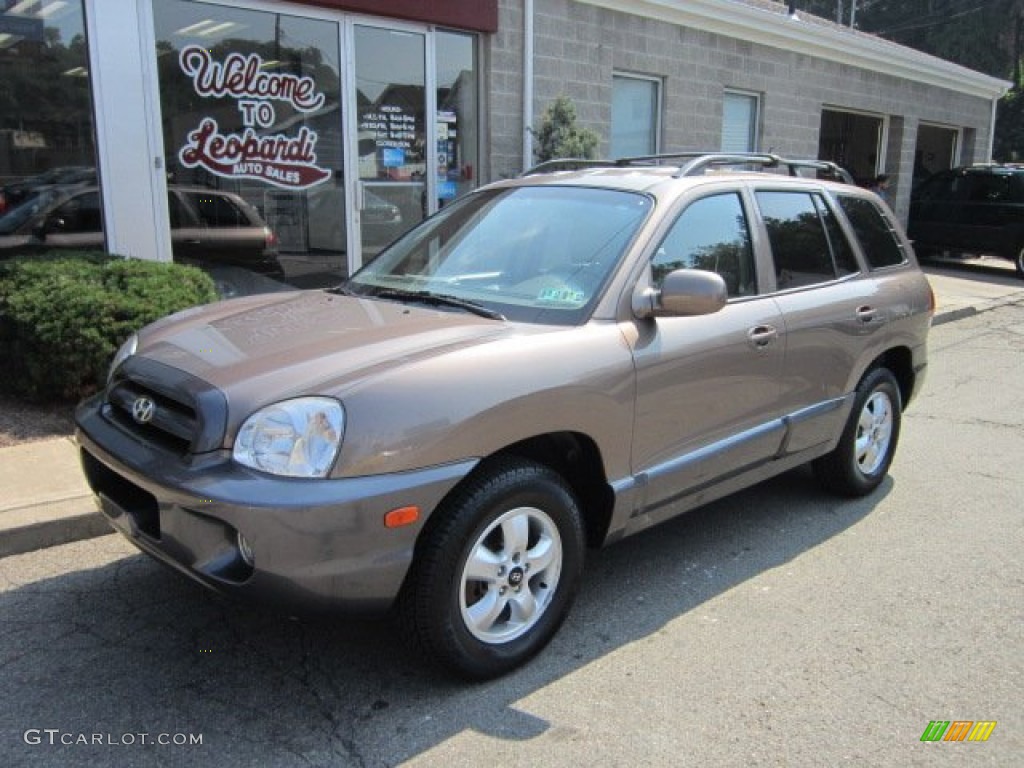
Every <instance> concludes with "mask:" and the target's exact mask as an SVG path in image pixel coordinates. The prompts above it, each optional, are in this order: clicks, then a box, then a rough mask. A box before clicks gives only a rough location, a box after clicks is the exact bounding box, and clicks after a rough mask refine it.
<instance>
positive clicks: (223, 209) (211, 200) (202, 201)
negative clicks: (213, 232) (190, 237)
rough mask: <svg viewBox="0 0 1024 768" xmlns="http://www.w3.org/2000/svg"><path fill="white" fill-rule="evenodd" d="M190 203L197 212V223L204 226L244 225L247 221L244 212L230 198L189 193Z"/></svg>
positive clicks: (227, 226)
mask: <svg viewBox="0 0 1024 768" xmlns="http://www.w3.org/2000/svg"><path fill="white" fill-rule="evenodd" d="M190 197H191V198H192V204H193V205H194V206H195V209H196V212H197V213H198V214H199V223H200V224H201V225H202V226H204V227H211V228H215V229H223V228H230V227H245V226H248V224H249V222H248V220H247V219H246V217H245V214H244V213H242V211H241V210H239V208H238V206H237V205H235V204H234V203H233V202H232V201H231V200H229V199H228V198H226V197H224V196H222V195H214V194H209V195H207V194H203V193H201V192H199V193H196V194H194V195H190Z"/></svg>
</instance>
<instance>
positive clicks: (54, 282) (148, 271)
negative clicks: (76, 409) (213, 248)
mask: <svg viewBox="0 0 1024 768" xmlns="http://www.w3.org/2000/svg"><path fill="white" fill-rule="evenodd" d="M216 298H217V294H216V291H215V290H214V286H213V281H212V280H211V279H210V278H209V276H207V275H206V273H204V272H202V271H201V270H199V269H197V268H195V267H187V266H183V265H179V264H165V263H157V262H152V261H139V260H137V259H124V258H121V257H118V256H112V255H110V254H105V253H94V252H81V253H69V252H62V253H48V254H43V255H41V256H31V257H18V258H15V259H11V260H9V261H2V262H0V366H2V367H3V369H4V375H2V376H0V390H3V391H5V392H7V393H9V394H12V395H14V396H16V397H21V398H24V399H28V400H33V401H44V400H49V401H53V400H77V399H79V398H82V397H85V396H86V395H89V394H91V393H93V392H95V391H97V390H98V389H100V388H102V387H103V385H104V384H105V382H106V375H107V368H108V366H109V365H110V361H111V359H112V358H113V356H114V353H115V352H116V351H117V348H118V347H119V346H120V345H121V343H122V342H123V341H124V340H125V339H126V338H127V337H128V336H129V335H130V334H131V333H132V332H133V331H135V330H137V329H138V328H141V327H142V326H144V325H146V324H147V323H150V322H152V321H154V320H156V319H158V318H160V317H163V316H164V315H168V314H170V313H172V312H176V311H178V310H180V309H185V308H186V307H192V306H195V305H197V304H205V303H207V302H210V301H213V300H215V299H216Z"/></svg>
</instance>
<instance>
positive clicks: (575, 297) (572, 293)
mask: <svg viewBox="0 0 1024 768" xmlns="http://www.w3.org/2000/svg"><path fill="white" fill-rule="evenodd" d="M584 298H585V297H584V295H583V291H577V290H575V289H573V288H569V287H568V286H564V285H563V286H560V287H558V288H545V289H544V290H543V291H541V292H540V296H538V297H537V300H538V301H559V302H564V303H569V304H582V303H583V301H584Z"/></svg>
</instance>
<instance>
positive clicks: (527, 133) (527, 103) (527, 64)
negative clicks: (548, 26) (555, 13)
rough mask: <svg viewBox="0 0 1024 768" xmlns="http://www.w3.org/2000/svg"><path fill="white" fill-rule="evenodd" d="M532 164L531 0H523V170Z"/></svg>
mask: <svg viewBox="0 0 1024 768" xmlns="http://www.w3.org/2000/svg"><path fill="white" fill-rule="evenodd" d="M533 164H534V163H533V0H523V170H524V171H527V170H529V169H530V168H532V167H533Z"/></svg>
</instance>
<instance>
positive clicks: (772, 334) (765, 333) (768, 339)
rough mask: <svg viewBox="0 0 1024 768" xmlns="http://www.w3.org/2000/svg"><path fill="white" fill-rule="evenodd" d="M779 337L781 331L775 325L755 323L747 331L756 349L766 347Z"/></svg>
mask: <svg viewBox="0 0 1024 768" xmlns="http://www.w3.org/2000/svg"><path fill="white" fill-rule="evenodd" d="M778 337H779V331H778V329H777V328H776V327H775V326H774V325H755V326H754V327H753V328H751V329H750V330H749V331H747V338H748V339H750V343H751V344H753V345H754V348H755V349H764V348H765V347H767V346H768V345H769V344H771V343H772V342H773V341H775V340H776V339H777V338H778Z"/></svg>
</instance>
